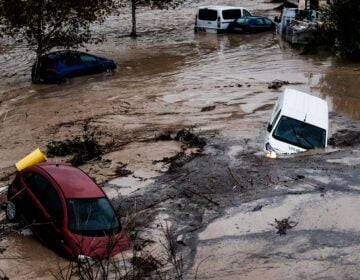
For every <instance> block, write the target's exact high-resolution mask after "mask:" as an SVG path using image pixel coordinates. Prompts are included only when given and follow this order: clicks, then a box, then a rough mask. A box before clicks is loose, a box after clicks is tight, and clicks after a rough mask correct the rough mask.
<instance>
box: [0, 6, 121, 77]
mask: <svg viewBox="0 0 360 280" xmlns="http://www.w3.org/2000/svg"><path fill="white" fill-rule="evenodd" d="M116 8H117V1H114V0H88V1H84V0H81V1H72V0H0V36H4V35H8V36H11V37H13V38H14V39H15V40H16V41H17V42H25V43H27V44H28V46H29V47H30V48H32V49H33V50H34V51H35V52H36V57H37V59H36V62H37V63H36V67H35V75H34V79H33V82H37V81H38V79H39V73H38V72H39V71H38V70H39V61H40V57H41V55H42V54H44V53H45V52H47V51H49V50H51V49H52V48H55V47H63V48H72V47H78V46H81V45H82V44H83V43H85V42H90V41H91V39H92V36H91V32H90V24H91V23H94V22H102V21H104V20H105V18H106V16H107V15H108V14H110V13H111V12H113V11H114V10H115V9H116Z"/></svg>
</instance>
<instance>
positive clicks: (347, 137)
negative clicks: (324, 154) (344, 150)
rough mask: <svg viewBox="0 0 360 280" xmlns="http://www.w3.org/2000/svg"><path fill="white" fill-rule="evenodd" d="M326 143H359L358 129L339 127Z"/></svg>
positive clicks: (344, 144)
mask: <svg viewBox="0 0 360 280" xmlns="http://www.w3.org/2000/svg"><path fill="white" fill-rule="evenodd" d="M328 144H329V145H331V146H336V147H350V146H353V145H358V144H360V131H355V130H347V129H340V130H338V131H337V132H336V133H334V134H333V135H332V137H330V138H329V141H328Z"/></svg>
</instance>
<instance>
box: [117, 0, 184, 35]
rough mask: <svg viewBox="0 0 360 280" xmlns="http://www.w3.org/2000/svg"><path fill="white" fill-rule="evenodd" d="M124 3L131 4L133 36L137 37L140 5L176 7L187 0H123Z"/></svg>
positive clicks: (163, 7) (162, 7) (161, 7)
mask: <svg viewBox="0 0 360 280" xmlns="http://www.w3.org/2000/svg"><path fill="white" fill-rule="evenodd" d="M121 2H122V3H123V4H127V3H129V4H130V5H131V16H132V28H131V33H130V36H131V37H136V36H137V33H136V9H137V8H138V7H150V8H151V9H161V10H163V9H169V8H173V9H175V8H176V7H178V6H179V5H181V4H182V3H184V2H185V0H121Z"/></svg>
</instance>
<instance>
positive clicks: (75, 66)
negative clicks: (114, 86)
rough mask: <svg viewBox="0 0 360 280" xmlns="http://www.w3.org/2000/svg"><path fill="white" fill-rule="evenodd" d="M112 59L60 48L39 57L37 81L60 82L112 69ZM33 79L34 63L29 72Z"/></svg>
mask: <svg viewBox="0 0 360 280" xmlns="http://www.w3.org/2000/svg"><path fill="white" fill-rule="evenodd" d="M115 69H116V64H115V63H114V61H113V60H111V59H107V58H102V57H98V56H95V55H91V54H88V53H83V52H79V51H71V50H62V51H56V52H51V53H48V54H46V55H43V56H42V57H41V59H40V68H39V80H38V81H39V82H43V83H61V82H63V81H65V80H66V79H68V78H71V77H76V76H82V75H89V74H96V73H101V72H105V71H113V70H115ZM31 77H32V81H33V82H37V81H36V79H35V64H34V66H33V68H32V73H31Z"/></svg>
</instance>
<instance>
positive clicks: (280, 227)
mask: <svg viewBox="0 0 360 280" xmlns="http://www.w3.org/2000/svg"><path fill="white" fill-rule="evenodd" d="M275 223H276V224H275V228H276V229H277V232H276V233H278V234H279V235H286V232H287V230H288V229H292V228H294V227H296V226H297V224H298V223H296V222H293V221H290V217H288V218H285V219H282V220H278V219H276V218H275Z"/></svg>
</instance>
